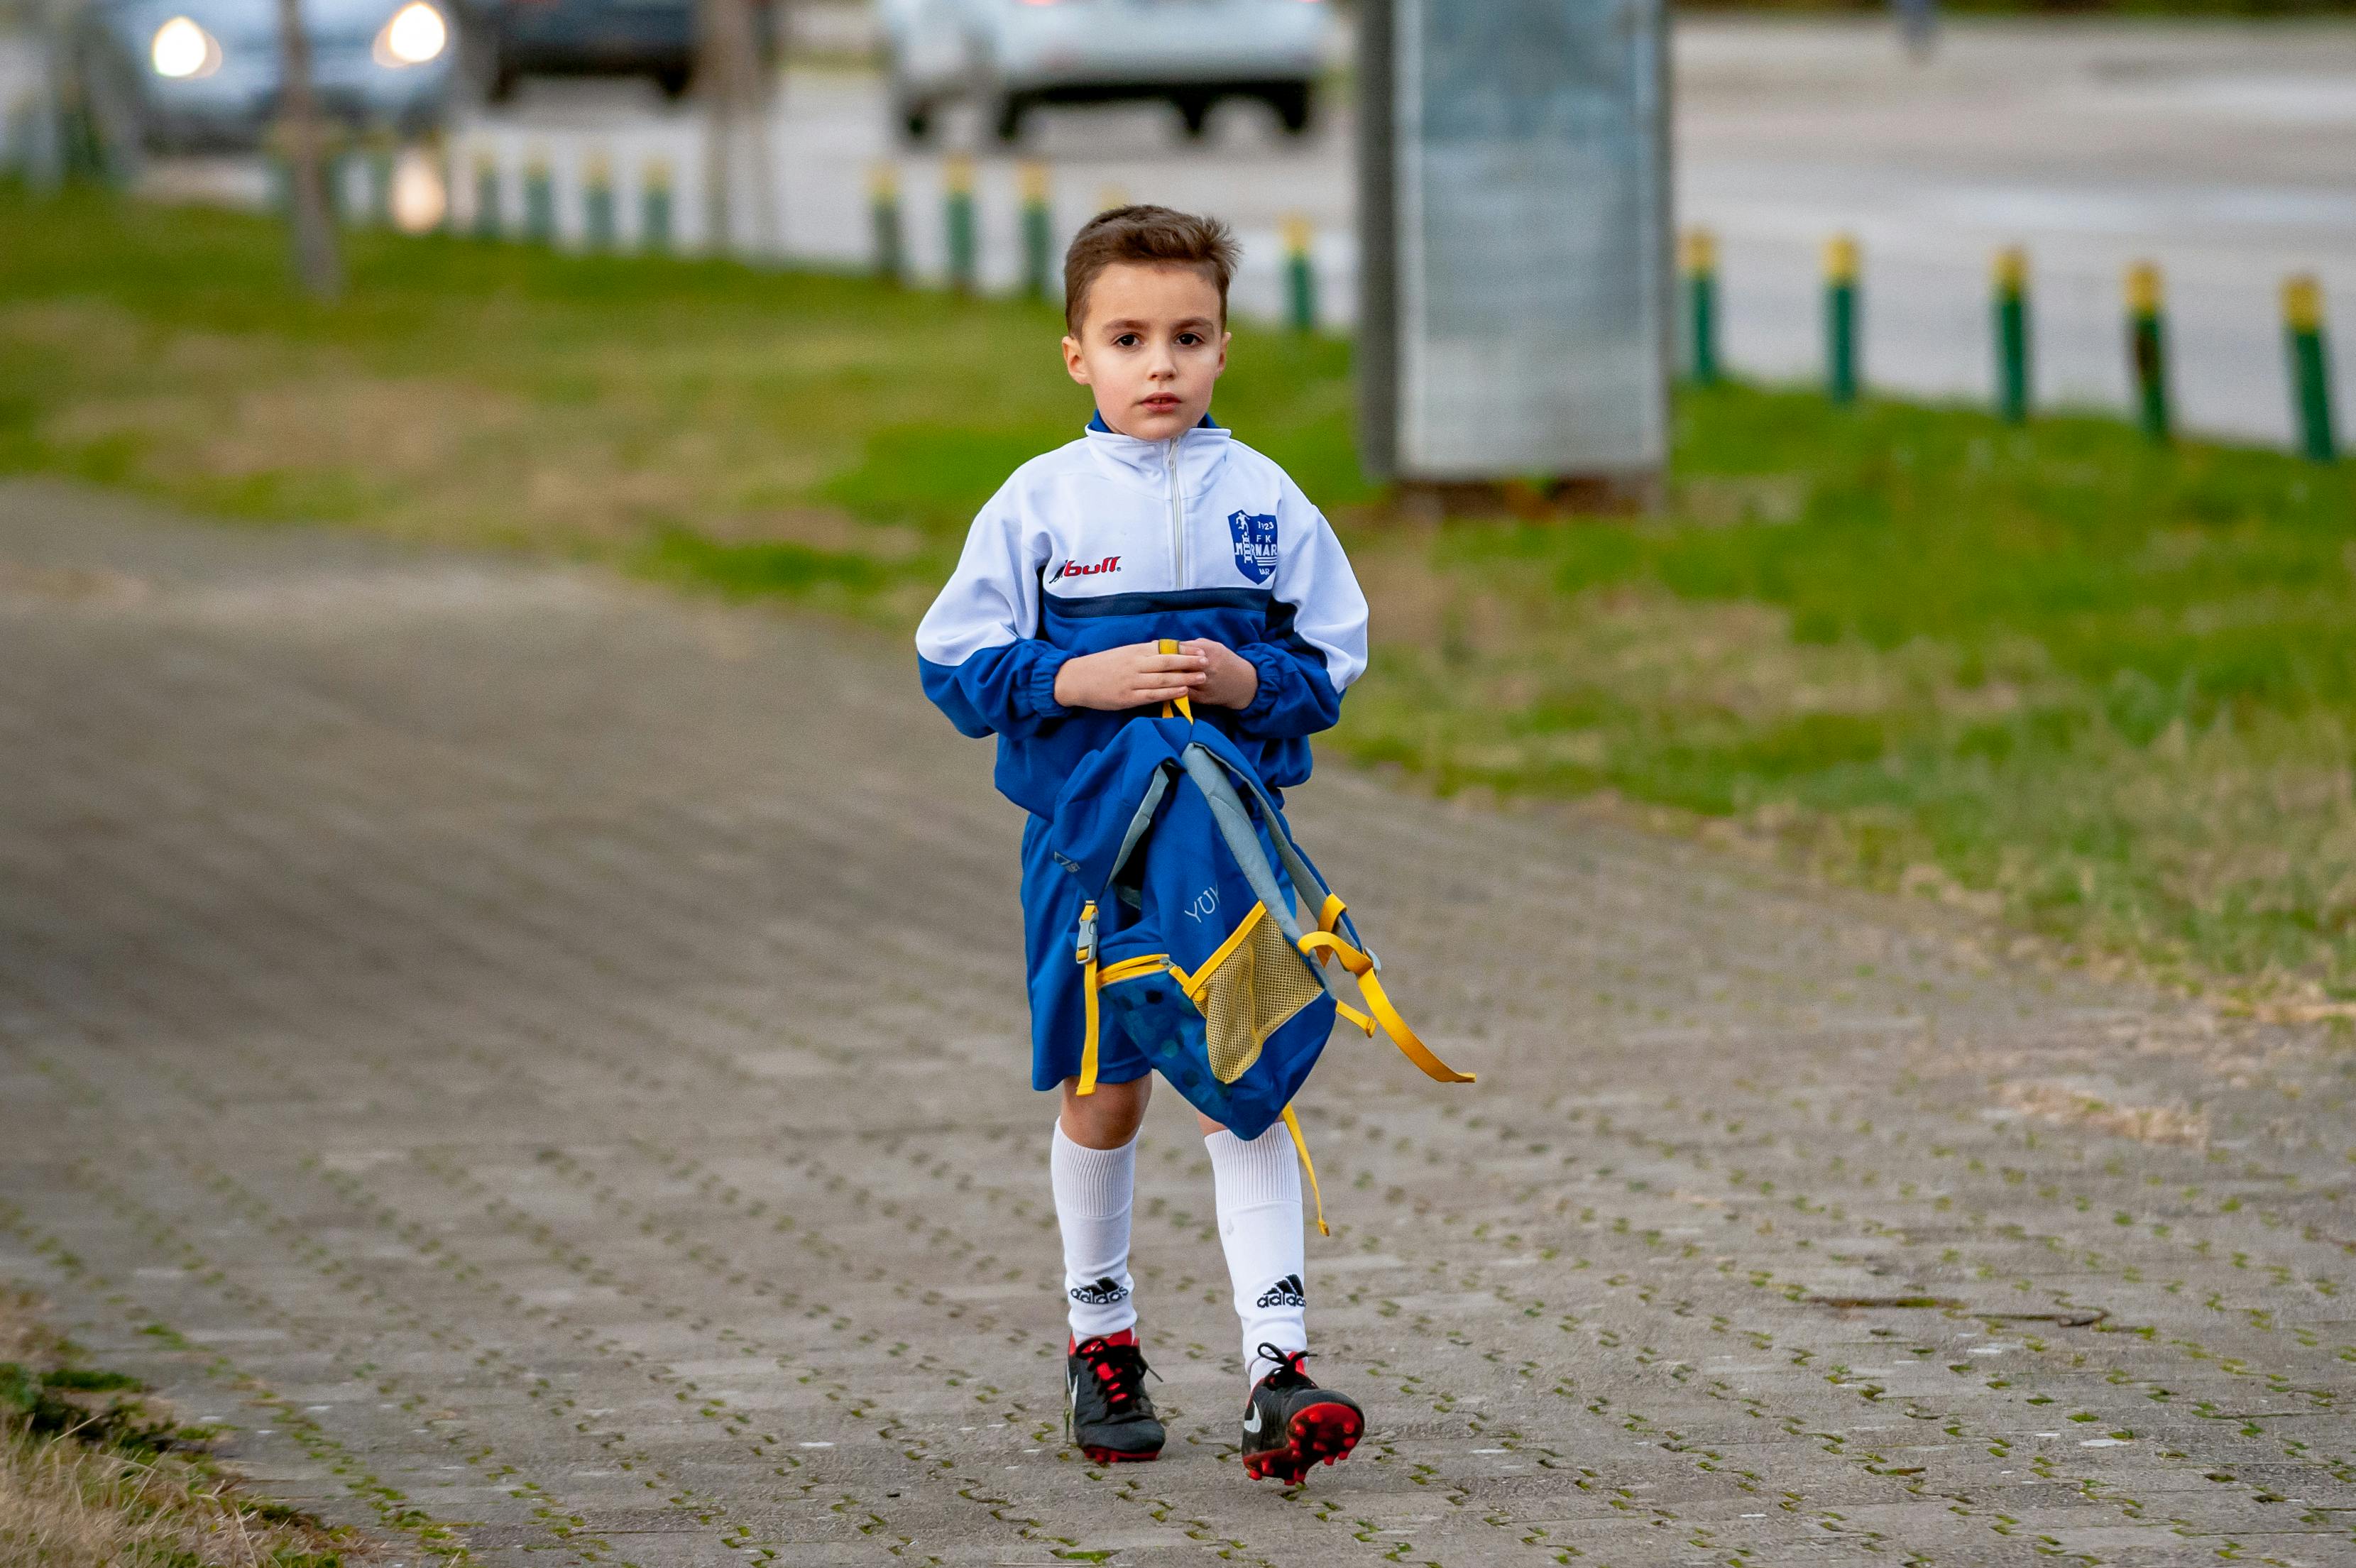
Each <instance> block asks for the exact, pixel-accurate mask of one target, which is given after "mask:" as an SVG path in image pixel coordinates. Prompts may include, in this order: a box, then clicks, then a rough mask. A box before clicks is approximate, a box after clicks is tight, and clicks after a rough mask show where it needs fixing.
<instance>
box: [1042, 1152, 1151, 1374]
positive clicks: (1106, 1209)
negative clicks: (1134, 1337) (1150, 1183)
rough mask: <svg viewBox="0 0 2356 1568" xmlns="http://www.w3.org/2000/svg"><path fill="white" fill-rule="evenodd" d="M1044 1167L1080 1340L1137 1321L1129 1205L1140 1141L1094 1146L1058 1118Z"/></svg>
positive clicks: (1074, 1327) (1134, 1188)
mask: <svg viewBox="0 0 2356 1568" xmlns="http://www.w3.org/2000/svg"><path fill="white" fill-rule="evenodd" d="M1047 1170H1048V1173H1049V1175H1050V1176H1051V1177H1052V1178H1053V1180H1054V1183H1055V1223H1056V1224H1057V1225H1058V1226H1059V1227H1061V1228H1062V1230H1063V1232H1064V1300H1065V1303H1066V1305H1068V1306H1069V1307H1070V1308H1071V1318H1072V1338H1073V1340H1074V1342H1075V1343H1076V1342H1078V1341H1079V1340H1082V1339H1087V1338H1091V1337H1094V1336H1096V1335H1098V1334H1118V1333H1119V1332H1120V1331H1121V1330H1122V1329H1124V1328H1134V1327H1136V1326H1137V1304H1136V1303H1135V1302H1133V1301H1131V1300H1130V1283H1131V1282H1130V1277H1129V1210H1130V1201H1131V1199H1132V1197H1134V1196H1135V1194H1136V1191H1137V1140H1136V1139H1135V1138H1131V1139H1130V1141H1129V1142H1128V1143H1126V1144H1122V1145H1121V1146H1120V1147H1119V1148H1118V1149H1091V1148H1088V1147H1087V1145H1085V1144H1076V1143H1074V1142H1072V1140H1071V1139H1070V1138H1068V1137H1066V1135H1065V1133H1064V1124H1063V1122H1060V1121H1058V1122H1056V1123H1055V1152H1054V1153H1053V1154H1052V1155H1049V1156H1048V1160H1047Z"/></svg>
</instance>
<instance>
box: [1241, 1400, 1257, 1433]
mask: <svg viewBox="0 0 2356 1568" xmlns="http://www.w3.org/2000/svg"><path fill="white" fill-rule="evenodd" d="M1244 1430H1245V1431H1246V1432H1258V1430H1259V1406H1258V1405H1254V1406H1252V1408H1251V1413H1250V1414H1249V1415H1248V1416H1246V1417H1244Z"/></svg>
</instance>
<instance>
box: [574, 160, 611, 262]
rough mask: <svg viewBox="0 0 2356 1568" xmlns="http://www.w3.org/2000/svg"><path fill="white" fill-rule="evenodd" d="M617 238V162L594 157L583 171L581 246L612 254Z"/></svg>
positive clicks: (585, 165)
mask: <svg viewBox="0 0 2356 1568" xmlns="http://www.w3.org/2000/svg"><path fill="white" fill-rule="evenodd" d="M614 238H615V234H614V160H613V159H611V158H609V157H607V156H605V154H604V153H592V154H590V155H589V158H588V161H587V162H586V163H585V164H584V165H583V166H582V170H581V242H582V243H583V244H584V246H586V247H587V248H588V249H590V250H592V251H610V250H612V249H613V248H614Z"/></svg>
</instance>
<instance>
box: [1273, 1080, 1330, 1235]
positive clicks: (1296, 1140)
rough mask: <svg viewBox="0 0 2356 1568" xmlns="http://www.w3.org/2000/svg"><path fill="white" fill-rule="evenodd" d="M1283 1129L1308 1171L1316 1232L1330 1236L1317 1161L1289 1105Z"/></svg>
mask: <svg viewBox="0 0 2356 1568" xmlns="http://www.w3.org/2000/svg"><path fill="white" fill-rule="evenodd" d="M1284 1130H1285V1131H1286V1132H1288V1133H1291V1134H1292V1149H1293V1152H1294V1153H1295V1154H1297V1155H1300V1156H1301V1169H1302V1170H1304V1171H1307V1172H1308V1173H1309V1196H1310V1198H1311V1199H1312V1201H1313V1202H1315V1204H1316V1205H1317V1234H1319V1235H1320V1236H1331V1235H1332V1234H1333V1231H1332V1230H1330V1229H1329V1228H1328V1227H1327V1226H1326V1224H1325V1195H1324V1194H1323V1193H1322V1192H1320V1191H1318V1190H1317V1162H1315V1161H1314V1160H1312V1159H1311V1158H1310V1157H1309V1140H1308V1139H1306V1138H1304V1137H1302V1136H1301V1118H1300V1117H1298V1116H1295V1115H1294V1114H1293V1113H1292V1107H1291V1106H1290V1105H1288V1106H1286V1107H1285V1108H1284Z"/></svg>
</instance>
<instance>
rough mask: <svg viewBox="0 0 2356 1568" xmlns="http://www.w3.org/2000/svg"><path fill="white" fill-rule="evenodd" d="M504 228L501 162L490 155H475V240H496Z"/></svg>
mask: <svg viewBox="0 0 2356 1568" xmlns="http://www.w3.org/2000/svg"><path fill="white" fill-rule="evenodd" d="M501 227H502V224H501V219H500V213H499V161H498V159H497V158H495V157H493V156H491V155H490V154H488V153H477V154H476V155H475V238H476V239H477V240H496V239H498V237H499V231H500V229H501Z"/></svg>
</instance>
